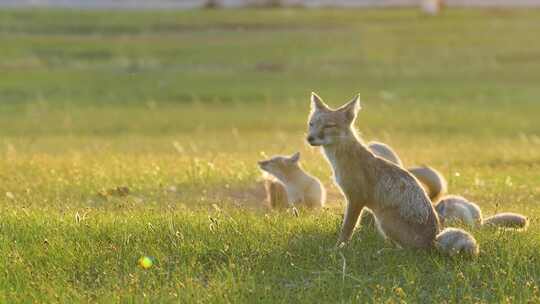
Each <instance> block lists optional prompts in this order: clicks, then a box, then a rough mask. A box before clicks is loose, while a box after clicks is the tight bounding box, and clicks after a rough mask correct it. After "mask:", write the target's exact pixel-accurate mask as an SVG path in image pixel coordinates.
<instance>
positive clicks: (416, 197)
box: [307, 93, 442, 248]
mask: <svg viewBox="0 0 540 304" xmlns="http://www.w3.org/2000/svg"><path fill="white" fill-rule="evenodd" d="M358 110H359V98H358V97H357V98H355V99H353V100H352V101H351V102H349V103H348V104H346V105H344V106H342V107H341V108H339V109H337V110H332V109H330V108H329V107H328V106H326V105H325V104H324V103H323V101H322V100H321V99H320V98H319V97H318V96H317V95H316V94H315V93H313V94H312V112H311V114H310V117H309V133H308V138H307V140H308V142H309V143H310V144H311V145H312V146H322V148H323V152H324V154H325V156H326V158H327V159H328V161H329V162H330V164H331V167H332V170H333V173H334V179H335V182H336V183H337V185H338V186H339V187H340V189H341V191H342V193H343V194H344V195H345V198H346V199H347V208H346V212H345V218H344V221H343V225H342V229H341V234H340V236H339V239H338V244H341V243H342V242H347V241H349V239H350V237H351V235H352V233H353V230H354V228H355V226H356V223H357V221H358V217H359V215H360V212H361V210H362V209H363V208H364V207H367V208H369V209H370V210H371V211H372V212H373V213H374V215H375V218H376V220H377V224H378V226H379V227H380V230H381V232H382V233H383V234H384V235H385V236H386V237H387V238H389V239H390V240H391V241H393V242H395V243H397V244H398V245H400V246H402V247H414V248H430V247H433V246H435V244H436V238H437V235H439V236H440V237H442V236H441V235H440V234H439V232H440V231H439V219H438V216H437V213H436V212H435V210H434V209H433V206H432V204H431V201H430V200H429V198H428V197H427V195H426V193H425V191H424V189H423V188H422V187H421V186H420V184H419V183H418V181H417V180H416V178H414V177H413V176H412V175H411V174H410V173H409V172H407V171H406V170H404V169H403V168H401V167H399V166H397V165H395V164H393V163H391V162H388V161H386V160H383V159H381V158H379V157H377V156H375V155H374V154H373V153H372V152H371V151H370V150H369V148H368V147H367V146H366V145H364V143H363V142H362V140H361V139H360V138H359V137H358V135H357V134H356V132H355V130H354V128H353V127H352V125H353V123H354V120H355V118H356V114H357V111H358Z"/></svg>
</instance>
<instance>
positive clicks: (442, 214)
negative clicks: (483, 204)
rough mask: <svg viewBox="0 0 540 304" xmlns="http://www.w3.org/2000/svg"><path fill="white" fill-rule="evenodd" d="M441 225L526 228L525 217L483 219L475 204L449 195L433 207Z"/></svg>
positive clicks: (505, 216) (502, 215) (512, 216)
mask: <svg viewBox="0 0 540 304" xmlns="http://www.w3.org/2000/svg"><path fill="white" fill-rule="evenodd" d="M435 210H436V211H437V213H438V214H439V218H440V219H441V222H442V223H443V224H446V223H448V222H451V221H461V222H463V223H465V224H467V225H469V226H496V227H502V228H520V229H525V228H527V226H528V224H529V222H528V219H527V217H525V216H523V215H521V214H517V213H510V212H506V213H499V214H496V215H493V216H491V217H488V218H486V219H483V217H482V211H481V210H480V207H478V205H477V204H475V203H473V202H471V201H469V200H467V199H465V198H464V197H462V196H457V195H449V196H446V197H443V198H442V199H441V201H440V202H439V203H438V204H437V205H436V206H435Z"/></svg>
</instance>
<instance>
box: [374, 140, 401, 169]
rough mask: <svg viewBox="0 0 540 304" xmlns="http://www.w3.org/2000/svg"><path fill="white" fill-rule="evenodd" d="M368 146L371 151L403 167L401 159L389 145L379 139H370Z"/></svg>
mask: <svg viewBox="0 0 540 304" xmlns="http://www.w3.org/2000/svg"><path fill="white" fill-rule="evenodd" d="M368 147H369V149H370V150H371V152H373V154H375V155H377V156H378V157H380V158H384V159H386V160H387V161H389V162H391V163H394V164H395V165H397V166H400V167H403V163H402V162H401V159H400V158H399V156H398V155H397V153H396V152H395V151H394V150H392V148H391V147H390V146H389V145H387V144H384V143H382V142H378V141H370V142H369V143H368Z"/></svg>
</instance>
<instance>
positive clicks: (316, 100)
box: [311, 92, 330, 111]
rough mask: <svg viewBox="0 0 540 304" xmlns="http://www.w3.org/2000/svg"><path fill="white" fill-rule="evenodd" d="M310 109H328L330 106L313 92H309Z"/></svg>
mask: <svg viewBox="0 0 540 304" xmlns="http://www.w3.org/2000/svg"><path fill="white" fill-rule="evenodd" d="M311 110H312V111H328V110H330V108H328V106H327V105H326V104H325V103H324V101H323V100H322V99H321V98H320V97H319V95H317V93H315V92H311Z"/></svg>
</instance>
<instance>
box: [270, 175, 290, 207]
mask: <svg viewBox="0 0 540 304" xmlns="http://www.w3.org/2000/svg"><path fill="white" fill-rule="evenodd" d="M264 189H265V191H266V201H267V202H268V205H269V206H270V208H272V209H285V208H287V207H288V206H289V203H288V200H287V190H285V186H284V185H283V184H282V183H281V182H280V181H278V180H277V179H275V178H272V177H268V178H265V179H264Z"/></svg>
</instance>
